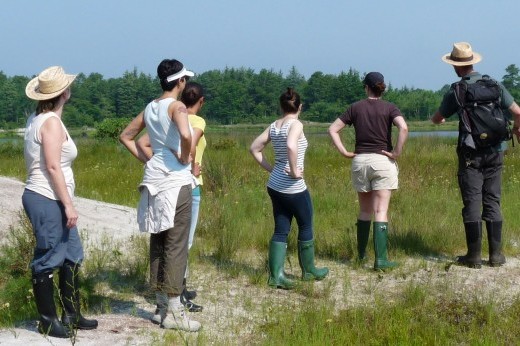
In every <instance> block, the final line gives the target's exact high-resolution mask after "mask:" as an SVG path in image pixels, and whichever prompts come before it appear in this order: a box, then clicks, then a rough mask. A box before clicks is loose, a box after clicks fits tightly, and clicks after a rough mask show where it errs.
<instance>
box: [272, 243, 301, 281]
mask: <svg viewBox="0 0 520 346" xmlns="http://www.w3.org/2000/svg"><path fill="white" fill-rule="evenodd" d="M286 252H287V243H280V242H276V241H271V243H269V280H268V281H267V283H268V284H269V286H271V287H276V288H283V289H284V290H290V289H292V288H294V282H293V281H292V280H290V279H288V278H287V277H286V276H285V273H284V270H283V269H284V263H285V254H286Z"/></svg>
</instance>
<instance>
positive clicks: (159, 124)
mask: <svg viewBox="0 0 520 346" xmlns="http://www.w3.org/2000/svg"><path fill="white" fill-rule="evenodd" d="M174 101H175V99H173V98H165V99H162V100H159V101H152V102H150V103H149V104H148V105H147V106H146V108H145V110H144V122H145V124H146V129H147V131H148V135H149V137H150V144H151V146H152V151H153V156H152V158H151V159H150V160H148V162H147V163H146V166H145V174H144V177H143V182H142V185H147V187H148V188H149V190H150V192H151V193H152V194H155V193H154V192H158V191H161V190H163V189H164V188H170V187H173V186H183V185H188V184H191V182H192V178H191V164H187V165H183V164H181V163H180V162H179V160H178V159H177V157H176V156H175V154H174V153H173V151H175V152H180V150H181V137H180V133H179V129H178V128H177V125H175V123H174V122H173V121H172V120H171V118H170V116H169V114H168V107H169V106H170V104H171V103H172V102H174ZM190 130H191V126H190ZM154 190H156V191H154Z"/></svg>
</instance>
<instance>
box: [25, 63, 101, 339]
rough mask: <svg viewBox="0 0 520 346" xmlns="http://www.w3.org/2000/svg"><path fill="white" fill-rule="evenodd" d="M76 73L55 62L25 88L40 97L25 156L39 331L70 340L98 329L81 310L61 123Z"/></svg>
mask: <svg viewBox="0 0 520 346" xmlns="http://www.w3.org/2000/svg"><path fill="white" fill-rule="evenodd" d="M75 78H76V76H75V75H69V74H66V73H65V72H64V71H63V68H62V67H59V66H53V67H49V68H47V69H45V70H43V71H42V72H41V73H40V74H39V75H38V76H37V77H35V78H33V79H32V80H31V81H30V82H29V83H28V84H27V87H26V89H25V93H26V94H27V97H29V98H30V99H33V100H36V101H38V105H37V107H36V112H35V113H34V114H32V115H31V116H30V117H29V119H28V120H27V125H26V128H25V140H24V156H25V164H26V167H27V175H28V176H27V182H26V187H25V190H24V193H23V196H22V203H23V207H24V209H25V212H26V213H27V216H28V217H29V220H30V221H31V224H32V227H33V231H34V235H35V237H36V247H35V249H34V257H33V260H32V262H31V270H32V282H33V292H34V297H35V299H36V307H37V309H38V312H39V314H40V323H39V325H38V330H39V332H40V333H42V334H47V335H49V336H54V337H60V338H67V337H69V336H70V335H71V330H70V329H71V328H79V329H94V328H96V327H97V325H98V322H97V321H96V320H87V319H85V318H84V317H83V316H82V315H81V313H80V297H79V274H78V271H79V266H80V265H81V262H82V261H83V246H82V244H81V239H80V237H79V234H78V229H77V226H76V224H77V220H78V213H77V211H76V209H75V208H74V204H73V201H72V199H73V196H74V188H75V183H74V175H73V172H72V162H73V161H74V159H75V158H76V156H77V149H76V145H75V144H74V142H73V141H72V138H71V137H70V135H69V133H68V132H67V129H66V128H65V126H64V125H63V122H62V121H61V117H62V113H63V106H64V105H65V103H66V102H67V101H68V100H69V98H70V95H71V93H70V85H71V84H72V82H73V81H74V79H75ZM57 268H59V289H60V295H61V296H60V300H61V302H62V304H63V312H62V319H61V322H60V320H59V319H58V317H57V314H56V306H55V302H54V284H53V273H54V270H55V269H57Z"/></svg>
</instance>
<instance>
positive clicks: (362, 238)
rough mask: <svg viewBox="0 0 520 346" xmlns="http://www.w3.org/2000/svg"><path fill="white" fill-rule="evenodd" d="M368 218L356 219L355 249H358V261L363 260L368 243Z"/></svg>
mask: <svg viewBox="0 0 520 346" xmlns="http://www.w3.org/2000/svg"><path fill="white" fill-rule="evenodd" d="M370 224H371V222H370V220H369V221H366V220H357V223H356V226H357V250H358V261H360V262H363V261H365V260H366V250H367V245H368V237H369V235H370Z"/></svg>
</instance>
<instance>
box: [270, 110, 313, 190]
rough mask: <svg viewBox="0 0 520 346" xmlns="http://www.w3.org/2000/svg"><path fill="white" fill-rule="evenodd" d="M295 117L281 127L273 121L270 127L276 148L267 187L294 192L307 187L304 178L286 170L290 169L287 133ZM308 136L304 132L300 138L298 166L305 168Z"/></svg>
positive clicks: (272, 141)
mask: <svg viewBox="0 0 520 346" xmlns="http://www.w3.org/2000/svg"><path fill="white" fill-rule="evenodd" d="M294 121H295V119H292V120H289V121H287V122H286V123H285V124H283V125H282V127H281V128H277V127H276V122H273V123H272V124H271V126H270V129H269V136H270V137H271V143H272V144H273V149H274V159H275V163H274V167H273V170H272V171H271V174H270V175H269V181H268V182H267V187H269V188H271V189H273V190H275V191H278V192H281V193H288V194H294V193H299V192H303V191H305V190H306V189H307V185H306V184H305V180H304V179H294V178H293V177H291V176H290V175H289V174H287V173H286V172H285V170H286V169H287V170H288V169H289V156H288V155H287V135H288V133H289V128H290V127H291V124H292V123H293V122H294ZM307 145H308V143H307V138H305V135H304V134H303V133H302V136H301V137H300V138H299V139H298V159H297V167H299V168H301V169H302V170H303V161H304V158H305V151H306V150H307Z"/></svg>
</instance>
